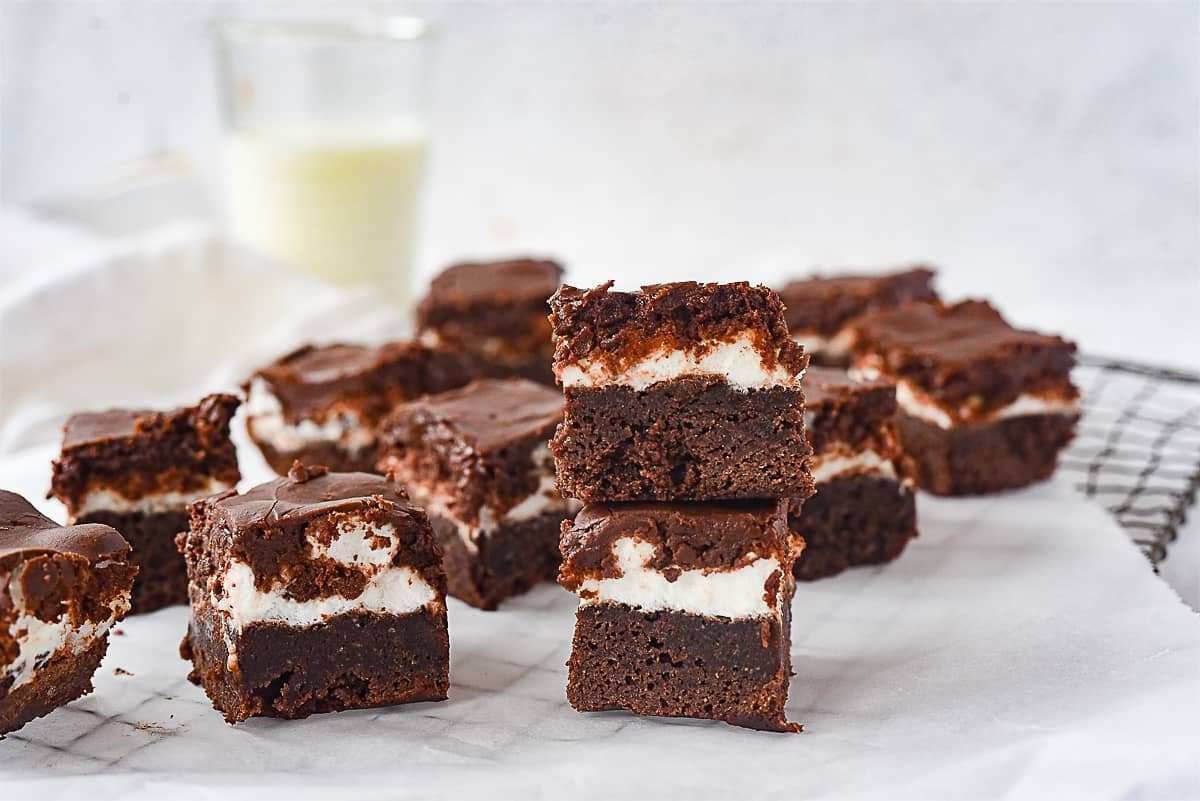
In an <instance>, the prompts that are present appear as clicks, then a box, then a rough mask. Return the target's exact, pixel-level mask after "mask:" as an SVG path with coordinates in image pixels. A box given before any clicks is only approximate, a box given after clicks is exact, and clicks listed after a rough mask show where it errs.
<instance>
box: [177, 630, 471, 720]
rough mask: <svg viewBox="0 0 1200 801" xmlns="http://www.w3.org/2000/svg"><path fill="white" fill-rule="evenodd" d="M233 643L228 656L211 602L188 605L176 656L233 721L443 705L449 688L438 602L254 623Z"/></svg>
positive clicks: (445, 641) (446, 650) (447, 658)
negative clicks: (305, 623)
mask: <svg viewBox="0 0 1200 801" xmlns="http://www.w3.org/2000/svg"><path fill="white" fill-rule="evenodd" d="M234 649H235V651H236V659H234V660H232V661H231V660H230V658H229V649H228V647H227V646H226V643H225V635H224V632H223V630H222V626H221V622H220V618H219V617H218V616H217V615H216V614H215V613H214V612H213V610H212V609H211V607H207V606H204V607H202V608H201V609H200V610H199V611H198V612H197V611H196V610H193V615H192V620H191V623H190V625H189V627H188V634H187V636H186V637H185V638H184V641H183V644H182V646H181V647H180V655H181V656H182V657H183V658H184V659H188V660H191V662H192V664H193V670H192V672H191V673H190V674H189V676H188V678H189V679H190V680H191V681H192V682H193V683H195V684H199V685H200V686H201V687H203V688H204V691H205V693H207V694H208V697H209V698H210V699H212V702H213V705H214V706H215V707H216V708H217V709H218V710H220V711H221V712H223V713H224V714H225V719H226V720H227V721H229V722H230V723H236V722H237V721H240V720H245V719H246V718H249V717H252V716H255V715H261V716H266V717H278V718H304V717H308V716H309V715H312V714H316V713H318V712H337V711H343V710H347V709H363V708H367V707H376V706H387V705H390V704H401V703H408V702H412V701H441V700H443V699H445V697H446V693H447V691H448V689H449V686H450V678H449V677H450V672H449V671H450V644H449V639H448V638H447V635H446V610H445V607H439V608H438V610H437V611H436V612H433V611H430V610H429V609H424V610H422V611H419V612H414V613H412V614H408V615H400V616H396V615H382V614H347V615H339V616H337V617H335V618H332V619H331V620H329V621H328V622H326V623H322V624H319V625H316V626H311V627H306V628H292V627H289V626H286V625H283V624H281V623H256V624H253V625H251V626H249V627H248V628H247V629H246V630H245V631H243V632H242V633H241V634H240V635H235V636H234Z"/></svg>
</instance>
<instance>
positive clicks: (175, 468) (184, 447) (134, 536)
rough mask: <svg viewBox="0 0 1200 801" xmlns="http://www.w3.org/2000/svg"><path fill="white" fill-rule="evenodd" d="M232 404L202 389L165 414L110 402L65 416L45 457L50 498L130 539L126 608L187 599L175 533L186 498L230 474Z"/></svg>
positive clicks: (223, 483)
mask: <svg viewBox="0 0 1200 801" xmlns="http://www.w3.org/2000/svg"><path fill="white" fill-rule="evenodd" d="M238 404H239V401H238V399H237V398H236V397H234V396H232V395H210V396H208V397H206V398H204V399H203V400H201V401H200V403H198V404H197V405H195V406H189V407H185V408H181V409H173V410H171V411H167V412H154V411H142V410H128V409H114V410H110V411H106V412H88V413H84V414H76V415H73V416H72V417H71V418H70V419H68V420H67V424H66V427H65V428H64V431H63V444H62V454H61V455H60V456H59V458H58V460H57V461H56V462H55V463H54V476H53V479H52V482H51V490H50V492H51V495H53V496H54V497H57V498H58V499H59V500H61V501H62V502H63V503H64V504H65V505H66V507H67V520H68V522H70V523H103V524H105V525H109V526H112V527H113V528H115V529H117V530H118V531H120V532H121V534H123V535H124V537H125V539H126V540H128V541H129V544H130V545H132V546H133V557H132V558H133V562H134V564H136V565H137V566H138V568H139V571H138V577H137V581H136V582H135V583H134V586H133V611H134V612H151V611H154V610H155V609H159V608H161V607H164V606H170V605H172V604H184V603H187V572H186V569H185V567H184V563H183V559H182V557H180V555H179V552H178V551H177V550H176V549H175V535H176V534H178V533H179V532H180V531H183V530H184V529H185V528H187V520H188V516H187V505H188V504H189V503H190V502H191V501H194V500H196V499H197V498H202V497H204V496H206V495H213V494H215V493H218V492H223V491H225V490H228V489H230V488H232V487H233V486H234V485H235V484H237V482H238V479H239V477H240V476H239V473H238V463H237V453H236V451H235V450H234V446H233V442H232V441H231V440H230V438H229V422H230V420H231V419H232V417H233V415H234V413H235V412H236V411H237V407H238Z"/></svg>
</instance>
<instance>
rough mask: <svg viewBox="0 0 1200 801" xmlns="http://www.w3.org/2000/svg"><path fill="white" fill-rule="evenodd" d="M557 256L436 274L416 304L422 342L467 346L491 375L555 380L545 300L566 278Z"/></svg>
mask: <svg viewBox="0 0 1200 801" xmlns="http://www.w3.org/2000/svg"><path fill="white" fill-rule="evenodd" d="M562 275H563V269H562V267H561V266H560V265H559V264H557V263H556V262H553V261H546V260H542V259H512V260H509V261H492V262H478V263H466V264H455V265H453V266H452V267H448V268H446V269H445V270H444V271H442V273H441V274H439V275H438V276H436V277H435V278H434V279H433V282H432V283H431V284H430V286H429V293H428V294H427V295H426V296H425V298H424V299H423V300H422V301H421V303H420V304H419V305H418V306H417V328H418V329H419V331H420V332H421V337H422V339H423V340H424V341H426V342H430V343H438V344H442V345H448V346H450V347H454V348H457V349H459V350H463V351H466V352H467V353H470V354H473V355H474V356H476V357H477V359H478V361H479V363H480V364H481V365H483V367H484V370H485V372H486V374H487V375H489V376H492V377H495V378H505V377H508V376H519V377H522V378H528V379H530V380H532V381H540V382H541V383H543V384H553V383H554V373H553V372H551V370H550V364H551V362H552V361H553V359H554V344H553V342H552V341H551V339H550V323H549V322H548V321H547V319H546V315H547V314H549V312H550V309H549V307H548V306H547V305H546V302H547V300H549V298H550V296H551V295H553V294H554V291H555V290H556V289H558V285H559V284H560V283H561V282H562Z"/></svg>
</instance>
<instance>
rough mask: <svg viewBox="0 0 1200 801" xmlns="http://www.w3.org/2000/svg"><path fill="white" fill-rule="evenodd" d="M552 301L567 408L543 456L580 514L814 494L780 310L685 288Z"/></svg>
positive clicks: (792, 356)
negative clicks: (649, 504) (590, 506)
mask: <svg viewBox="0 0 1200 801" xmlns="http://www.w3.org/2000/svg"><path fill="white" fill-rule="evenodd" d="M611 287H612V282H609V283H607V284H604V285H602V286H600V287H597V288H595V289H590V290H581V289H577V288H575V287H571V286H564V287H562V288H561V289H559V291H558V292H557V293H555V295H554V297H553V298H551V301H550V306H551V309H552V310H553V313H552V315H551V323H552V325H553V329H554V336H555V340H556V350H555V366H554V369H555V373H556V374H557V376H558V379H559V382H560V383H561V384H562V385H563V388H564V394H565V396H566V409H565V415H564V420H563V423H562V425H560V426H559V428H558V431H557V433H556V434H555V436H554V439H553V440H552V441H551V444H550V449H551V451H553V453H554V458H555V463H556V467H557V471H558V485H559V489H561V490H562V492H563V494H564V495H567V496H569V497H574V498H579V499H581V500H583V501H584V502H589V503H590V502H594V501H636V500H663V501H666V500H721V499H739V498H780V497H790V498H796V499H798V500H802V499H803V498H806V497H808V495H810V494H811V492H812V485H811V481H810V479H809V476H808V471H807V463H808V458H809V454H810V453H811V450H810V448H809V446H808V443H807V441H806V440H805V437H804V421H803V411H804V396H803V393H802V390H801V386H800V378H801V376H802V375H803V372H804V368H805V367H806V366H807V364H808V357H807V356H806V355H805V354H804V349H803V348H802V347H801V346H800V345H798V344H797V343H795V342H794V341H793V340H792V339H791V337H790V336H789V335H788V329H787V324H786V323H785V322H784V319H783V304H782V303H781V302H780V300H779V297H778V295H776V294H775V293H774V292H773V291H771V290H770V289H767V288H765V287H755V286H751V285H750V284H747V283H744V282H742V283H733V284H700V283H695V282H682V283H675V284H661V285H656V286H647V287H643V288H642V290H641V291H639V292H616V291H613V290H612V289H611Z"/></svg>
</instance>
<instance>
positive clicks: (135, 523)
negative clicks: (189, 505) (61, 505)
mask: <svg viewBox="0 0 1200 801" xmlns="http://www.w3.org/2000/svg"><path fill="white" fill-rule="evenodd" d="M80 522H86V523H103V524H105V525H108V526H112V527H113V528H115V529H116V530H117V531H119V532H121V534H122V536H124V537H125V539H126V540H128V541H129V544H130V545H131V546H133V551H132V552H131V553H130V555H129V559H130V561H131V562H133V564H135V565H137V566H138V574H137V578H136V579H134V582H133V598H132V601H131V603H132V608H131V609H130V612H131V614H139V613H144V612H153V611H154V610H156V609H161V608H163V607H164V606H174V605H176V604H186V603H187V602H188V596H187V563H186V562H184V559H183V555H182V554H180V553H179V549H178V548H176V547H175V536H176V535H177V534H179V533H180V532H181V531H187V527H188V516H187V512H184V511H178V512H160V513H158V514H150V515H144V514H140V513H128V514H116V513H114V512H96V513H94V514H90V515H87V516H86V517H85V518H83V519H82V520H81V521H80Z"/></svg>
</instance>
